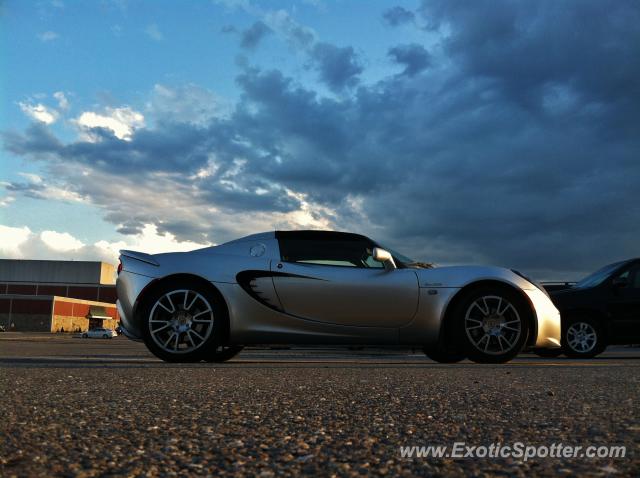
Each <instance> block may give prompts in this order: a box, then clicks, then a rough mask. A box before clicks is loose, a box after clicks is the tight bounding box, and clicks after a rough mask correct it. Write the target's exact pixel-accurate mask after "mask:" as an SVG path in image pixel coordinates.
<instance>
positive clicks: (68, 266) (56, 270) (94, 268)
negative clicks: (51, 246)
mask: <svg viewBox="0 0 640 478" xmlns="http://www.w3.org/2000/svg"><path fill="white" fill-rule="evenodd" d="M0 281H5V282H35V283H38V282H46V283H64V284H104V285H111V284H115V268H114V266H113V265H112V264H108V263H106V262H97V261H96V262H93V261H41V260H26V259H0Z"/></svg>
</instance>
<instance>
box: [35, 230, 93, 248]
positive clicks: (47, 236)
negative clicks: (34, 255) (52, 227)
mask: <svg viewBox="0 0 640 478" xmlns="http://www.w3.org/2000/svg"><path fill="white" fill-rule="evenodd" d="M40 239H41V240H42V242H44V243H45V244H46V245H47V246H48V247H49V248H51V249H53V250H54V251H60V252H68V251H73V250H77V249H80V248H81V247H83V246H84V243H83V242H82V241H80V240H78V239H76V238H75V237H73V236H72V235H71V234H69V233H68V232H56V231H42V232H41V233H40Z"/></svg>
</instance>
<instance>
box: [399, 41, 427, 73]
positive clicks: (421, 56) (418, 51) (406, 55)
mask: <svg viewBox="0 0 640 478" xmlns="http://www.w3.org/2000/svg"><path fill="white" fill-rule="evenodd" d="M389 56H390V57H391V58H392V59H393V60H394V61H395V62H396V63H399V64H400V65H404V67H405V68H404V72H403V74H405V75H408V76H413V75H415V74H417V73H420V72H421V71H422V70H424V69H425V68H427V67H428V66H429V62H430V57H429V52H427V50H425V48H424V47H423V46H422V45H418V44H417V43H410V44H408V45H398V46H396V47H393V48H391V49H389Z"/></svg>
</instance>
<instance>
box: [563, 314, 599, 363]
mask: <svg viewBox="0 0 640 478" xmlns="http://www.w3.org/2000/svg"><path fill="white" fill-rule="evenodd" d="M581 331H582V332H585V335H584V340H581V339H580V337H579V336H578V335H576V333H577V334H580V333H581ZM591 334H593V335H594V339H593V342H592V341H591V340H590V339H589V337H590V336H591ZM579 343H583V344H585V346H582V347H581V346H580V345H578V344H579ZM562 348H563V350H564V353H565V355H566V356H567V357H570V358H593V357H595V356H596V355H599V354H601V353H602V352H604V350H605V349H606V348H607V343H606V339H605V336H604V332H603V330H602V326H601V325H600V323H599V322H598V321H597V320H596V319H594V318H592V317H571V318H569V319H568V320H567V321H566V322H564V321H563V324H562Z"/></svg>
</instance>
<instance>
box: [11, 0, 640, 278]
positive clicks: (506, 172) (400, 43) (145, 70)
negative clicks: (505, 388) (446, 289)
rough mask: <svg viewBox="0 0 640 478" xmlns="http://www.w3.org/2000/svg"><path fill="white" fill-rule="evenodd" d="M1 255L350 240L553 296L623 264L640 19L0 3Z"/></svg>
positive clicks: (467, 4)
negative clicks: (299, 231)
mask: <svg viewBox="0 0 640 478" xmlns="http://www.w3.org/2000/svg"><path fill="white" fill-rule="evenodd" d="M0 22H1V23H0V35H2V41H1V43H0V45H1V46H0V48H1V51H0V52H1V57H0V62H1V63H0V72H1V73H0V91H1V92H2V94H1V95H0V101H2V107H1V110H0V134H1V137H0V142H1V146H2V149H1V150H0V161H1V162H0V168H1V169H0V256H3V257H28V258H75V259H87V258H92V259H96V258H101V259H107V260H111V261H114V260H115V258H116V257H117V250H118V249H119V248H124V247H128V248H136V249H141V250H147V251H151V252H158V251H164V250H189V249H193V248H196V247H200V246H202V245H207V244H216V243H220V242H223V241H226V240H229V239H232V238H235V237H238V236H241V235H244V234H248V233H252V232H258V231H263V230H272V229H291V228H331V229H338V230H352V231H357V232H363V233H365V234H369V235H371V236H372V237H374V238H376V239H378V240H380V241H382V242H384V243H386V244H389V245H390V246H391V247H394V248H397V249H399V250H401V251H402V252H404V253H405V254H407V255H412V256H414V257H416V258H417V259H422V260H429V261H435V262H436V263H439V264H453V263H485V264H486V263H492V264H496V265H503V266H508V267H517V268H519V269H521V270H523V271H525V272H528V273H529V274H531V275H533V276H534V277H536V278H539V279H572V278H576V277H577V276H580V275H582V274H583V273H584V272H586V271H589V270H591V269H593V268H595V267H598V266H600V265H602V264H604V263H607V262H611V261H614V260H617V259H622V258H626V257H630V256H640V227H639V226H640V80H639V79H640V28H639V27H638V25H640V3H638V2H637V1H636V0H629V1H624V0H615V1H612V2H605V1H602V0H594V1H590V0H574V1H570V0H566V1H557V0H550V1H545V0H539V1H535V2H532V1H529V0H523V1H511V0H510V1H501V0H487V1H480V0H478V1H470V0H469V1H456V0H445V1H437V0H436V1H424V2H418V1H409V2H369V1H367V2H362V1H355V0H353V1H346V0H343V1H328V0H307V1H300V2H294V1H288V2H279V1H269V2H266V1H265V2H257V1H252V0H238V1H232V0H227V1H180V2H178V1H134V0H119V1H116V0H113V1H109V0H96V1H92V2H79V1H69V0H40V1H33V2H30V1H18V0H6V1H4V2H2V3H0Z"/></svg>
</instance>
